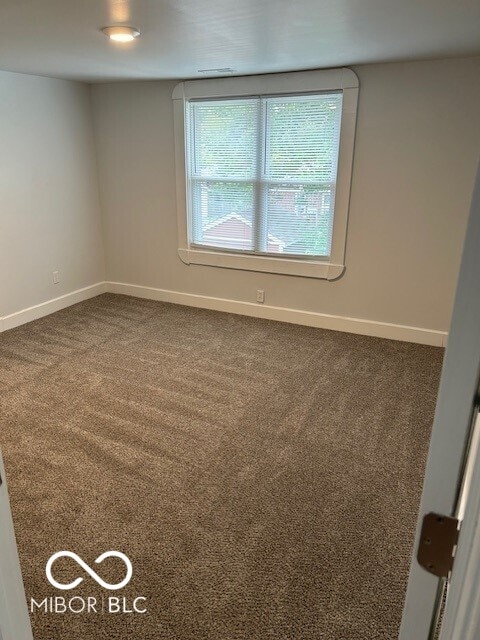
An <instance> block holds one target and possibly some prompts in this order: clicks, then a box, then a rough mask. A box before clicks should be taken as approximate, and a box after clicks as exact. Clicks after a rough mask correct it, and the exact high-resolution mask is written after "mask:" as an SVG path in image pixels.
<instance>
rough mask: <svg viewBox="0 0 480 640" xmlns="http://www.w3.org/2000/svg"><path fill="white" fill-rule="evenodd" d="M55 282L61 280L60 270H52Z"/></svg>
mask: <svg viewBox="0 0 480 640" xmlns="http://www.w3.org/2000/svg"><path fill="white" fill-rule="evenodd" d="M52 278H53V284H58V283H59V282H60V273H59V272H58V271H53V272H52Z"/></svg>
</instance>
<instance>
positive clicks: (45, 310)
mask: <svg viewBox="0 0 480 640" xmlns="http://www.w3.org/2000/svg"><path fill="white" fill-rule="evenodd" d="M105 291H106V283H105V282H97V283H96V284H92V285H91V286H89V287H84V288H83V289H77V290H76V291H72V293H66V294H65V295H63V296H60V297H58V298H53V300H47V301H46V302H42V303H40V304H36V305H35V306H33V307H28V309H22V310H21V311H17V312H16V313H12V314H10V315H8V316H4V317H3V318H0V331H6V330H7V329H14V328H15V327H18V326H20V325H21V324H25V323H26V322H31V321H32V320H38V318H43V316H48V315H49V314H50V313H54V312H55V311H60V309H65V307H70V306H71V305H72V304H77V302H83V301H84V300H88V299H89V298H94V297H95V296H98V295H100V294H101V293H105Z"/></svg>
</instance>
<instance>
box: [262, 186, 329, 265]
mask: <svg viewBox="0 0 480 640" xmlns="http://www.w3.org/2000/svg"><path fill="white" fill-rule="evenodd" d="M332 212H333V193H332V190H331V189H330V188H318V187H316V186H309V185H303V186H298V185H288V184H280V185H275V186H271V187H269V189H268V195H267V224H266V230H267V242H266V251H268V252H269V253H286V254H300V255H317V256H328V255H329V253H330V242H331V240H330V236H331V220H332Z"/></svg>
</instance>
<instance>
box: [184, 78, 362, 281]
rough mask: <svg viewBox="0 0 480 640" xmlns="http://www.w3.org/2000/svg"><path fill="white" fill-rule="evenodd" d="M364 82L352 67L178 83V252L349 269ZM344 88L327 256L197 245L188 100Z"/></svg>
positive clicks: (243, 265) (268, 268)
mask: <svg viewBox="0 0 480 640" xmlns="http://www.w3.org/2000/svg"><path fill="white" fill-rule="evenodd" d="M358 87H359V82H358V78H357V76H356V74H355V73H354V72H353V71H352V70H351V69H347V68H341V69H327V70H322V71H300V72H294V73H279V74H270V75H262V76H242V77H228V78H215V79H208V80H206V79H204V80H191V81H187V82H181V83H180V84H178V85H177V86H176V87H175V88H174V90H173V94H172V99H173V109H174V136H175V174H176V192H177V227H178V255H179V257H180V259H181V260H182V261H183V262H184V263H185V264H198V265H208V266H213V267H222V268H228V269H243V270H247V271H262V272H266V273H281V274H287V275H295V276H303V277H307V278H322V279H325V280H335V279H336V278H339V277H340V276H341V275H342V274H343V272H344V270H345V245H346V238H347V222H348V210H349V203H350V185H351V176H352V165H353V150H354V141H355V126H356V118H357V104H358ZM336 90H337V91H338V90H342V91H343V106H342V117H341V124H340V144H339V157H338V169H337V182H336V195H335V211H334V219H333V230H332V247H331V254H330V258H329V259H328V261H322V260H318V259H309V258H308V257H305V258H303V257H302V258H298V257H288V256H282V257H281V258H277V257H272V256H271V255H268V256H263V255H258V254H255V255H252V254H241V255H240V254H238V253H233V252H232V253H230V252H228V251H225V250H222V249H212V250H211V249H203V248H199V247H195V246H193V243H191V242H190V239H189V238H190V236H189V215H188V204H187V179H186V171H187V158H186V152H187V151H186V144H185V142H186V140H185V124H186V106H187V103H188V101H189V100H194V99H209V98H219V99H221V98H232V97H248V96H253V95H268V96H275V95H279V96H280V95H286V94H287V95H288V94H301V93H312V92H320V91H336Z"/></svg>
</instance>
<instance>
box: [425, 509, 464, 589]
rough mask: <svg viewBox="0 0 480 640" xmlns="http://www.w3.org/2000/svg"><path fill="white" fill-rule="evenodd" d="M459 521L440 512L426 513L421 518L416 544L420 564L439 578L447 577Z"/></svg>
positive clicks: (452, 557) (455, 545)
mask: <svg viewBox="0 0 480 640" xmlns="http://www.w3.org/2000/svg"><path fill="white" fill-rule="evenodd" d="M459 531H460V521H459V520H457V518H452V517H450V516H445V515H443V514H441V513H427V515H426V516H424V518H423V524H422V532H421V534H420V542H419V544H418V552H417V560H418V562H419V563H420V565H421V566H422V567H423V568H424V569H426V570H427V571H429V572H430V573H433V574H434V575H435V576H438V577H439V578H448V576H449V574H450V571H451V570H452V567H453V559H454V556H455V551H456V548H457V542H458V534H459Z"/></svg>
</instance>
